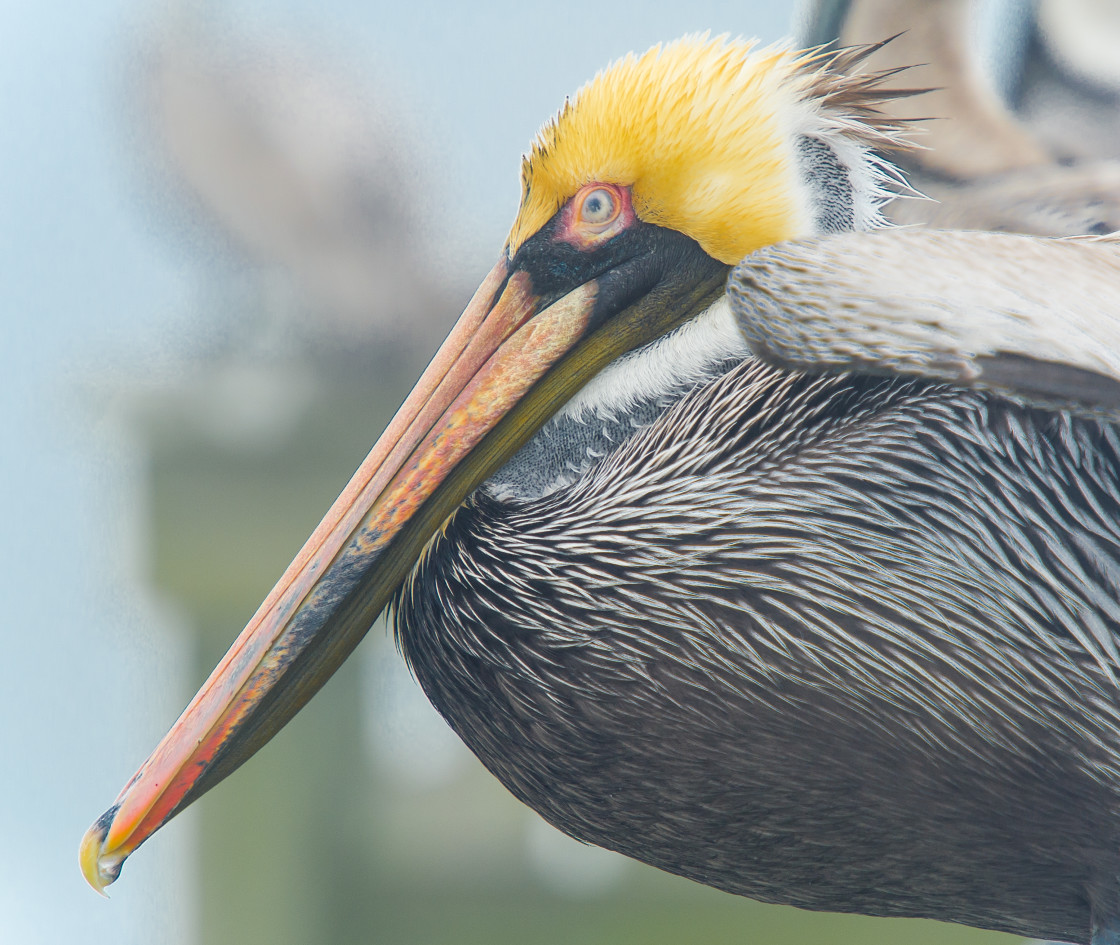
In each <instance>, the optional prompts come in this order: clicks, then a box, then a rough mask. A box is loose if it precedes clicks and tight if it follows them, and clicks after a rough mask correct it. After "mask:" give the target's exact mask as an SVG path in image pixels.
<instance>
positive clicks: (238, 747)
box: [80, 255, 726, 893]
mask: <svg viewBox="0 0 1120 945" xmlns="http://www.w3.org/2000/svg"><path fill="white" fill-rule="evenodd" d="M651 271H652V270H651ZM725 274H726V268H725V267H722V266H721V267H718V268H713V269H711V270H710V271H707V270H705V271H702V272H701V273H699V274H693V276H694V277H693V278H689V279H688V280H687V284H682V285H680V286H679V287H678V288H679V291H674V292H671V293H670V295H672V296H673V298H672V299H671V303H672V304H668V303H669V302H670V300H669V299H668V298H666V296H665V293H664V292H653V291H651V290H652V289H653V288H655V286H653V285H650V284H648V283H647V284H645V285H640V286H636V287H635V288H636V289H638V290H639V291H636V292H632V293H628V295H629V297H628V298H626V299H624V300H620V299H614V298H612V299H610V302H611V303H612V305H611V307H612V308H616V306H615V304H613V303H618V302H624V303H625V304H621V305H618V307H617V309H616V311H615V312H614V313H612V317H611V318H610V320H609V321H606V320H604V317H603V312H602V308H603V305H602V303H603V302H604V301H606V300H605V299H604V298H603V296H605V295H613V294H614V293H612V292H610V291H609V290H606V291H605V290H604V283H603V280H602V278H599V279H590V280H588V281H586V282H583V283H582V284H580V285H578V286H576V287H575V288H573V289H571V291H568V292H566V293H564V294H558V293H555V292H554V293H552V296H550V297H544V298H542V296H541V295H539V294H537V293H536V292H535V291H534V287H533V281H532V277H531V276H530V274H529V273H528V272H527V271H524V270H516V269H512V268H511V265H510V263H509V262H508V261H507V259H506V258H505V256H504V255H503V257H502V259H501V261H499V263H498V264H497V265H496V266H495V267H494V269H493V270H492V271H491V272H490V274H489V275H488V276H487V277H486V279H485V280H484V281H483V283H482V285H481V286H480V287H479V289H478V291H477V292H476V293H475V296H474V298H473V299H472V300H471V302H470V303H469V305H468V306H467V308H466V310H465V311H464V313H463V315H462V317H461V318H460V320H459V322H458V323H457V324H456V326H455V328H454V329H453V330H452V332H451V334H450V335H449V336H448V338H447V340H446V341H445V342H444V344H443V345H442V347H441V348H440V349H439V351H438V353H437V354H436V356H435V357H434V358H433V360H432V362H431V364H430V365H429V366H428V368H427V370H426V371H425V372H424V374H423V376H422V377H421V378H420V380H419V382H418V383H417V385H416V387H415V388H414V390H413V391H412V393H411V394H410V395H409V397H408V398H407V399H406V400H405V402H404V404H403V405H402V406H401V408H400V409H399V410H398V412H397V414H396V416H395V417H394V418H393V420H392V422H391V423H390V424H389V427H388V428H387V429H386V430H385V432H384V433H383V434H382V436H381V438H380V439H379V440H378V442H377V443H376V445H375V446H374V447H373V449H372V451H371V452H370V454H369V456H368V457H367V458H366V459H365V461H364V462H363V463H362V465H361V467H359V469H358V471H357V472H356V473H355V474H354V477H353V478H352V479H351V481H350V483H349V484H348V485H347V486H346V488H345V490H344V491H343V492H342V494H341V495H340V496H339V497H338V499H337V500H336V501H335V503H334V505H333V506H332V507H331V509H330V511H329V512H328V513H327V515H326V517H325V518H324V519H323V520H322V522H321V523H320V524H319V526H318V527H317V528H316V529H315V532H314V533H313V534H312V535H311V537H310V538H309V539H308V540H307V542H306V544H305V545H304V546H303V548H302V550H301V551H300V552H299V554H298V555H297V556H296V559H295V560H294V561H293V562H292V563H291V565H290V566H289V567H288V569H287V570H286V571H285V572H284V575H283V576H282V577H281V578H280V580H279V582H278V583H277V584H276V586H275V587H274V588H273V590H272V592H271V593H270V594H269V595H268V597H267V599H266V600H265V601H264V603H263V604H261V606H260V608H259V609H258V610H257V612H256V614H255V615H254V616H253V618H252V619H251V620H250V621H249V623H248V625H247V626H246V627H245V629H244V630H243V631H242V633H241V634H240V635H239V636H238V638H237V639H236V641H235V642H234V643H233V645H232V646H231V647H230V649H229V652H228V653H226V655H225V657H224V658H223V659H222V661H221V662H220V663H219V664H218V666H217V667H216V668H215V669H214V671H213V672H212V673H211V675H210V677H209V679H207V680H206V682H205V683H204V685H203V686H202V688H201V689H200V690H199V692H198V694H197V695H196V696H195V697H194V699H192V700H191V702H190V704H189V705H188V706H187V708H186V709H185V710H184V711H183V714H182V715H181V716H180V717H179V719H178V721H176V722H175V724H174V725H173V726H172V728H171V730H170V731H169V732H168V733H167V735H165V736H164V738H163V740H162V741H161V742H160V743H159V745H158V746H157V747H156V749H155V751H154V752H152V754H151V755H150V756H149V757H148V759H147V761H145V762H144V764H143V765H142V766H141V767H140V769H139V770H138V771H137V772H136V774H135V775H133V777H132V779H131V780H130V781H129V782H128V784H127V785H126V786H125V788H124V790H123V791H122V792H121V793H120V795H119V796H118V797H117V799H116V802H115V803H114V804H113V806H112V807H110V808H109V809H108V810H107V811H106V812H105V813H104V814H103V815H102V816H101V817H100V818H98V819H97V821H96V822H95V823H94V824H93V826H92V827H90V829H89V830H88V831H87V832H86V834H85V837H84V838H83V840H82V844H81V850H80V861H81V868H82V872H83V874H84V875H85V877H86V879H87V880H88V881H89V883H90V885H91V886H93V887H94V888H95V889H96V890H97V891H99V892H102V893H103V891H104V888H105V887H106V886H108V885H109V884H110V883H112V882H113V881H114V880H115V879H116V878H117V876H118V875H119V873H120V870H121V866H122V864H123V863H124V860H125V859H126V858H127V857H128V856H129V855H130V854H131V853H132V852H133V851H134V850H135V849H136V848H137V847H138V846H140V844H141V843H143V842H144V841H145V840H146V839H147V838H148V837H150V836H151V835H152V834H153V833H154V832H155V831H156V830H158V829H159V828H160V827H161V826H162V825H163V824H165V823H166V822H167V821H168V820H169V819H170V818H171V817H173V816H174V815H175V814H176V813H178V812H179V811H181V810H183V809H184V808H185V807H187V806H188V805H189V804H190V803H192V802H193V801H194V800H196V799H197V798H198V797H200V796H201V795H202V794H203V793H205V792H206V791H207V790H209V789H210V788H211V787H213V786H214V785H215V784H217V783H218V782H219V781H221V780H222V779H223V778H224V777H226V776H227V775H229V774H230V773H231V772H233V771H234V770H235V769H236V768H237V767H238V766H240V765H241V764H242V763H244V762H245V761H246V760H247V759H248V758H249V757H250V756H251V755H252V754H253V753H254V752H256V751H257V750H258V749H259V748H261V747H262V746H263V745H264V744H265V743H266V742H267V741H268V740H269V739H270V738H271V737H272V736H273V735H275V734H276V733H277V732H278V731H279V730H280V729H281V728H282V727H283V726H284V725H285V724H286V723H287V722H288V721H289V720H290V719H291V718H292V716H293V715H295V713H296V712H297V711H299V709H300V708H301V707H302V706H303V705H304V704H306V702H307V701H308V700H309V699H310V698H311V697H312V696H313V695H314V694H315V693H316V692H317V691H318V690H319V688H320V687H321V686H322V685H323V684H324V683H325V682H326V680H327V679H328V678H329V677H330V676H331V674H332V673H333V672H334V671H335V670H336V669H337V668H338V667H339V666H340V665H341V664H342V662H343V661H344V660H345V659H346V657H347V656H348V655H349V654H350V653H351V652H352V651H353V649H354V647H355V646H357V644H358V642H359V641H360V640H361V638H362V637H363V636H364V635H365V633H366V632H367V630H368V629H369V627H370V626H371V625H372V624H373V622H374V621H375V620H376V618H377V617H378V615H379V614H380V613H381V611H382V610H383V609H384V608H385V606H386V604H387V603H388V602H389V601H390V599H391V597H392V595H393V593H394V592H395V590H396V589H397V587H398V586H399V585H400V584H401V582H402V581H403V580H404V579H405V577H407V575H408V573H409V571H410V570H411V568H412V566H413V565H414V564H415V562H416V560H417V559H418V558H419V556H420V554H421V552H422V551H423V548H424V546H425V545H426V543H427V542H428V541H429V540H430V539H431V538H432V536H433V535H434V534H435V533H436V532H437V530H438V529H439V528H440V526H441V525H442V524H443V523H444V522H445V521H446V519H447V518H448V517H449V516H450V515H451V514H453V512H454V511H455V509H456V508H457V507H458V506H459V505H460V504H461V503H462V502H463V500H464V499H465V498H466V497H467V496H469V494H470V493H471V492H472V491H473V490H474V489H475V488H476V487H477V486H478V485H479V484H480V483H481V482H483V481H484V480H485V479H486V478H488V477H489V476H490V475H491V474H492V473H493V472H494V471H496V470H497V469H498V468H499V467H500V466H501V465H502V464H503V463H504V462H505V461H506V460H507V459H508V458H509V457H510V456H512V454H513V453H514V452H515V451H516V450H517V449H518V448H519V447H520V446H521V445H522V444H523V443H525V442H526V441H527V440H528V439H529V438H530V437H531V436H532V435H533V434H534V433H535V432H536V431H537V430H538V429H539V428H540V426H541V425H542V424H543V423H544V422H545V421H546V420H547V419H548V417H549V416H551V414H552V413H553V412H555V410H556V409H557V407H558V406H559V405H560V404H561V403H563V402H564V401H565V400H567V399H568V397H570V396H571V394H572V393H574V392H575V390H578V389H579V387H581V386H582V385H583V384H584V383H585V382H586V381H587V380H588V379H589V378H590V377H591V376H593V375H594V374H595V373H596V372H597V371H599V370H600V369H601V368H602V367H603V366H604V365H605V364H607V363H609V361H611V360H613V359H614V358H616V357H618V356H619V355H621V354H622V353H624V352H625V351H627V350H629V349H631V348H633V347H635V346H636V345H637V344H640V343H642V342H643V341H644V340H646V339H648V338H650V337H656V336H657V335H659V334H661V333H663V332H664V331H666V330H668V329H669V328H671V327H673V325H674V324H675V323H678V322H680V321H681V320H683V318H684V317H686V316H687V315H688V314H692V313H695V312H696V311H699V310H700V309H701V308H702V307H704V306H706V305H707V304H710V302H711V301H712V299H714V297H715V296H716V295H717V294H718V293H719V292H720V291H722V284H723V279H724V277H725ZM593 329H594V330H593Z"/></svg>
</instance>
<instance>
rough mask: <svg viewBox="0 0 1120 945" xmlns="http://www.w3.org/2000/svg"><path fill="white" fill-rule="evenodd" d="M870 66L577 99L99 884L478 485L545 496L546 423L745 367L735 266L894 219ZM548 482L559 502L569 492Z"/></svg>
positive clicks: (237, 747) (126, 818)
mask: <svg viewBox="0 0 1120 945" xmlns="http://www.w3.org/2000/svg"><path fill="white" fill-rule="evenodd" d="M859 59H860V56H859V54H858V53H853V52H850V51H849V52H841V53H839V54H837V53H829V54H825V53H819V52H817V53H807V54H803V53H795V52H792V51H790V50H788V49H786V48H783V47H770V48H759V47H757V46H756V45H754V44H753V43H750V42H742V41H737V40H728V39H726V38H717V39H710V38H707V37H705V36H701V37H691V38H685V39H682V40H679V41H677V42H673V43H670V44H668V45H665V46H657V47H654V48H653V49H651V50H649V51H648V52H646V53H644V54H643V55H640V56H633V55H631V56H627V57H625V58H624V59H622V60H620V61H618V62H616V63H615V64H614V65H612V66H610V67H609V68H607V69H606V70H604V71H603V72H601V73H600V74H599V75H598V76H596V77H595V78H594V79H593V80H592V81H591V82H590V83H589V84H587V85H586V86H585V87H584V88H583V89H582V90H581V91H579V92H578V93H577V94H576V95H575V96H574V98H572V99H571V100H570V101H569V102H568V103H566V104H565V105H564V107H563V108H562V109H561V111H560V113H559V114H558V115H557V116H556V117H555V118H554V119H553V120H552V121H550V122H549V123H548V124H547V125H546V126H545V127H544V129H543V130H542V131H541V132H540V135H539V137H538V138H537V140H536V141H535V142H534V143H533V145H532V148H531V150H530V152H529V153H528V155H527V156H526V157H525V158H524V162H523V165H522V170H521V182H522V196H521V205H520V209H519V211H518V214H517V218H516V220H515V221H514V223H513V227H512V229H511V231H510V235H509V239H508V242H507V244H506V245H505V247H504V248H503V249H502V251H501V254H500V257H499V260H498V262H497V264H496V265H495V266H494V268H493V270H492V271H491V272H490V273H489V274H488V275H487V276H486V277H485V279H484V280H483V282H482V284H481V286H480V287H479V289H478V291H477V293H476V294H475V295H474V297H473V298H472V300H471V301H470V303H469V304H468V306H467V308H466V310H465V312H464V313H463V315H462V317H461V318H460V320H459V322H458V323H457V324H456V326H455V327H454V328H453V329H452V331H451V333H450V335H449V336H448V338H447V340H446V341H445V342H444V344H443V345H442V347H441V348H440V349H439V351H438V353H437V354H436V355H435V357H434V358H433V360H432V362H431V364H430V365H429V366H428V368H427V370H426V371H425V372H424V374H423V376H422V377H421V379H420V380H419V382H418V383H417V385H416V387H415V389H414V390H413V392H412V393H411V394H410V395H409V397H408V398H407V399H406V400H405V402H404V404H403V405H402V406H401V408H400V410H399V411H398V412H397V414H396V416H395V417H394V419H393V420H392V422H391V423H390V425H389V427H388V429H387V430H386V431H385V433H384V434H383V435H382V437H381V438H380V439H379V441H378V442H377V444H376V445H375V446H374V447H373V450H372V452H371V453H370V454H369V456H368V457H367V459H366V460H365V461H364V462H363V463H362V465H361V467H360V468H359V469H358V471H357V473H356V474H355V475H354V477H353V479H352V480H351V481H350V483H349V485H347V487H346V489H345V490H344V491H343V493H342V495H341V496H340V497H339V498H338V500H337V501H336V502H335V504H334V505H333V506H332V508H331V509H330V510H329V511H328V512H327V514H326V516H325V517H324V519H323V521H322V522H321V524H320V525H319V526H318V528H317V529H316V530H315V532H314V534H313V535H312V536H311V537H310V539H309V540H308V541H307V543H306V544H305V546H304V547H303V549H302V550H301V551H300V553H299V554H298V556H297V557H296V559H295V560H294V561H293V562H292V564H291V565H290V566H289V568H288V569H287V571H286V572H285V573H284V575H283V576H282V577H281V578H280V580H279V582H278V583H277V585H276V586H275V588H274V589H273V591H272V592H271V593H270V594H269V595H268V597H267V599H266V600H265V601H264V603H263V604H262V605H261V606H260V609H259V610H258V611H257V612H256V614H255V615H254V616H253V617H252V619H251V620H250V621H249V623H248V625H247V626H246V628H245V630H244V631H243V632H242V633H241V635H240V636H239V637H238V638H237V639H236V641H235V642H234V643H233V645H232V647H231V648H230V650H229V652H228V653H227V654H226V656H225V657H224V658H223V659H222V661H221V663H220V664H219V665H218V666H217V668H216V669H215V670H214V672H213V673H212V674H211V676H210V677H209V679H208V680H207V681H206V682H205V684H204V685H203V686H202V688H201V690H200V691H199V692H198V694H197V695H196V696H195V697H194V699H193V700H192V701H191V703H190V704H189V705H188V706H187V708H186V710H185V711H184V712H183V714H182V715H181V717H180V718H179V719H178V721H177V722H175V724H174V725H173V726H172V728H171V730H170V731H169V732H168V734H167V735H166V736H165V738H164V739H163V740H162V741H161V742H160V744H159V745H158V746H157V747H156V749H155V750H154V752H153V753H152V754H151V755H150V757H149V758H148V759H147V760H146V761H145V762H144V763H143V765H142V766H141V767H140V769H139V770H138V771H137V772H136V774H135V775H134V776H133V777H132V779H131V780H130V781H129V782H128V783H127V785H126V786H125V788H124V790H123V791H122V792H121V793H120V795H119V796H118V797H117V799H116V801H115V802H114V803H113V805H112V806H111V807H110V808H109V809H108V810H107V811H106V812H105V814H103V815H102V816H101V817H100V818H99V819H98V820H97V821H96V823H95V824H94V825H93V826H92V827H91V828H90V830H89V831H88V833H87V834H86V836H85V839H84V840H83V842H82V847H81V864H82V869H83V871H84V873H85V876H86V878H87V879H88V880H89V882H90V883H91V884H92V885H93V886H94V887H95V888H96V889H98V890H102V889H103V888H104V887H105V886H107V885H108V884H109V883H112V882H113V881H114V880H116V878H117V876H118V874H119V872H120V869H121V865H122V864H123V863H124V861H125V858H126V857H128V856H129V854H131V853H132V852H133V851H134V850H135V849H136V848H137V847H138V846H139V845H140V844H141V843H143V842H144V841H145V840H146V839H147V838H148V837H150V836H151V835H152V834H153V833H154V832H155V831H156V830H158V829H159V827H160V826H162V825H163V824H164V823H166V822H167V821H168V820H169V819H170V818H171V817H173V816H174V815H175V814H177V813H178V812H179V811H181V810H183V809H184V808H185V807H186V806H187V805H189V804H190V803H192V802H193V801H195V800H196V799H198V798H199V797H200V796H201V795H202V794H204V793H205V792H206V791H208V790H209V789H210V788H212V787H213V786H214V785H215V784H217V783H218V782H219V781H221V780H222V779H223V778H224V777H226V776H227V775H229V774H230V773H232V772H233V771H234V770H235V769H236V768H237V767H238V766H239V765H241V764H242V763H243V762H245V761H246V760H247V759H248V758H249V757H250V756H251V755H252V754H253V753H254V752H256V751H257V749H259V748H260V747H261V746H262V745H263V744H264V743H265V742H267V741H268V740H269V739H270V738H271V737H272V736H273V735H274V734H275V733H276V732H277V731H278V730H279V729H280V728H281V727H282V726H283V725H284V724H285V723H286V722H287V721H288V720H289V719H290V718H291V717H292V716H293V715H294V714H295V713H296V712H297V711H298V710H299V709H300V707H301V706H303V705H304V704H305V703H306V702H307V701H308V700H309V699H310V698H311V697H312V696H313V695H314V693H315V692H316V691H317V690H318V689H319V688H320V687H321V686H322V685H323V683H324V682H325V681H326V680H327V679H328V677H329V676H330V675H331V674H332V673H333V672H334V671H335V670H336V669H337V668H338V666H339V665H340V664H341V663H342V662H343V660H345V659H346V657H347V656H348V655H349V654H350V652H351V651H352V650H353V649H354V647H355V646H356V645H357V643H358V642H359V641H360V640H361V638H362V637H363V636H364V634H365V633H366V632H367V630H368V629H369V627H370V626H371V624H372V623H373V622H374V620H375V619H376V618H377V617H378V615H379V614H380V613H381V612H382V611H383V610H384V609H385V608H386V606H387V605H388V604H390V602H391V601H392V599H393V597H394V595H395V594H398V593H402V590H401V589H402V587H403V588H404V591H403V593H407V592H408V591H409V585H408V582H409V580H410V575H412V574H413V573H414V568H415V567H416V566H417V564H418V562H420V561H422V559H423V557H424V556H425V554H426V552H429V551H430V550H431V548H432V547H433V542H434V541H436V540H437V539H438V537H439V536H440V535H441V534H442V533H443V531H444V530H445V529H446V527H447V525H448V523H449V521H451V520H452V519H453V517H454V516H455V515H456V512H457V510H458V509H460V508H461V507H462V506H463V503H464V502H466V501H468V499H469V497H470V496H471V495H472V494H473V493H475V491H476V490H478V489H479V488H480V486H483V485H484V484H487V483H490V484H491V491H492V492H493V493H494V494H498V495H500V494H511V493H517V492H518V490H524V489H527V488H530V487H528V486H526V485H525V483H526V476H524V475H522V474H521V473H517V474H516V475H515V474H512V473H510V470H511V469H515V468H517V464H516V463H515V462H514V460H515V458H516V457H517V456H519V455H520V456H522V457H524V456H525V455H528V454H525V453H523V452H522V453H519V451H522V450H523V449H527V448H530V447H531V441H532V440H533V439H534V437H535V436H536V435H537V434H538V432H539V431H541V430H542V428H543V427H545V426H546V425H547V424H549V423H553V422H556V418H557V417H562V416H564V415H565V412H567V413H568V414H571V413H572V412H573V411H577V410H579V409H583V408H584V407H586V405H587V402H588V398H589V397H591V396H592V394H589V393H588V392H589V391H591V392H593V395H594V396H595V397H607V398H608V399H609V398H611V397H613V398H616V399H619V398H621V399H626V398H630V399H631V400H633V399H635V398H637V399H641V397H642V396H645V395H644V394H643V393H642V391H643V390H645V391H646V393H647V394H648V393H649V390H652V392H653V393H652V395H651V396H653V399H654V400H656V398H657V396H660V393H664V391H665V390H668V389H670V388H672V389H677V388H679V387H680V386H681V384H682V383H683V381H686V380H688V379H689V378H695V377H699V376H702V375H703V373H704V371H705V370H707V368H708V365H709V364H710V363H711V362H714V361H719V360H720V359H723V358H727V357H737V358H740V359H742V358H743V357H745V356H746V349H745V347H744V343H743V341H742V339H741V337H740V336H739V335H738V334H737V333H736V332H735V330H734V327H733V325H732V323H731V321H730V318H729V316H728V314H727V307H726V303H725V301H724V284H725V281H726V278H727V274H728V272H729V269H730V267H731V266H732V265H733V264H734V263H735V262H737V261H738V260H739V259H741V258H742V257H743V256H745V255H747V254H748V253H750V252H752V251H755V250H757V249H759V248H760V247H764V246H768V245H770V244H773V243H777V242H780V241H783V240H790V239H795V238H799V237H805V236H811V235H814V234H820V233H827V232H832V231H837V230H852V229H867V228H871V227H875V226H877V225H879V224H880V222H881V220H880V215H879V208H880V205H881V204H882V203H883V201H884V199H885V197H886V191H887V189H888V185H889V181H890V176H891V171H890V168H889V167H888V166H887V165H885V164H883V163H882V162H881V161H880V160H879V159H878V158H877V157H876V156H875V155H874V153H873V149H875V148H881V147H884V146H897V145H898V144H899V142H900V134H901V129H900V128H899V127H898V126H897V125H895V124H893V123H891V122H890V121H888V120H887V119H884V118H881V117H880V116H878V114H877V112H876V109H875V106H876V103H877V101H878V95H879V93H878V91H877V89H876V83H877V78H876V77H875V76H868V75H862V76H861V75H858V74H856V75H850V74H849V73H850V72H852V70H855V69H856V67H857V66H858V62H859ZM698 352H699V353H698ZM635 359H637V360H638V361H642V363H643V364H645V366H646V370H645V374H646V375H651V376H646V377H645V379H643V372H642V370H635V365H636V364H637V361H635ZM620 365H625V366H626V370H625V371H623V370H622V369H621V368H620ZM651 372H652V373H651ZM596 385H597V386H596ZM643 385H645V387H644V388H643ZM647 389H648V390H647ZM596 391H597V392H598V393H594V392H596ZM659 392H660V393H659ZM581 398H582V399H581ZM581 405H582V406H581ZM527 445H528V446H527ZM521 465H522V467H524V466H525V465H526V464H525V462H524V461H522V462H521ZM521 472H522V473H523V472H524V469H523V468H522V470H521ZM538 472H539V470H538ZM538 478H539V482H538V484H537V485H536V486H533V487H532V488H535V489H537V491H538V494H539V493H540V492H543V491H547V490H548V489H550V488H555V486H556V484H557V483H558V482H560V481H561V480H562V479H563V476H562V475H561V474H560V473H556V474H555V475H553V474H552V473H548V474H546V475H543V477H538Z"/></svg>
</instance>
